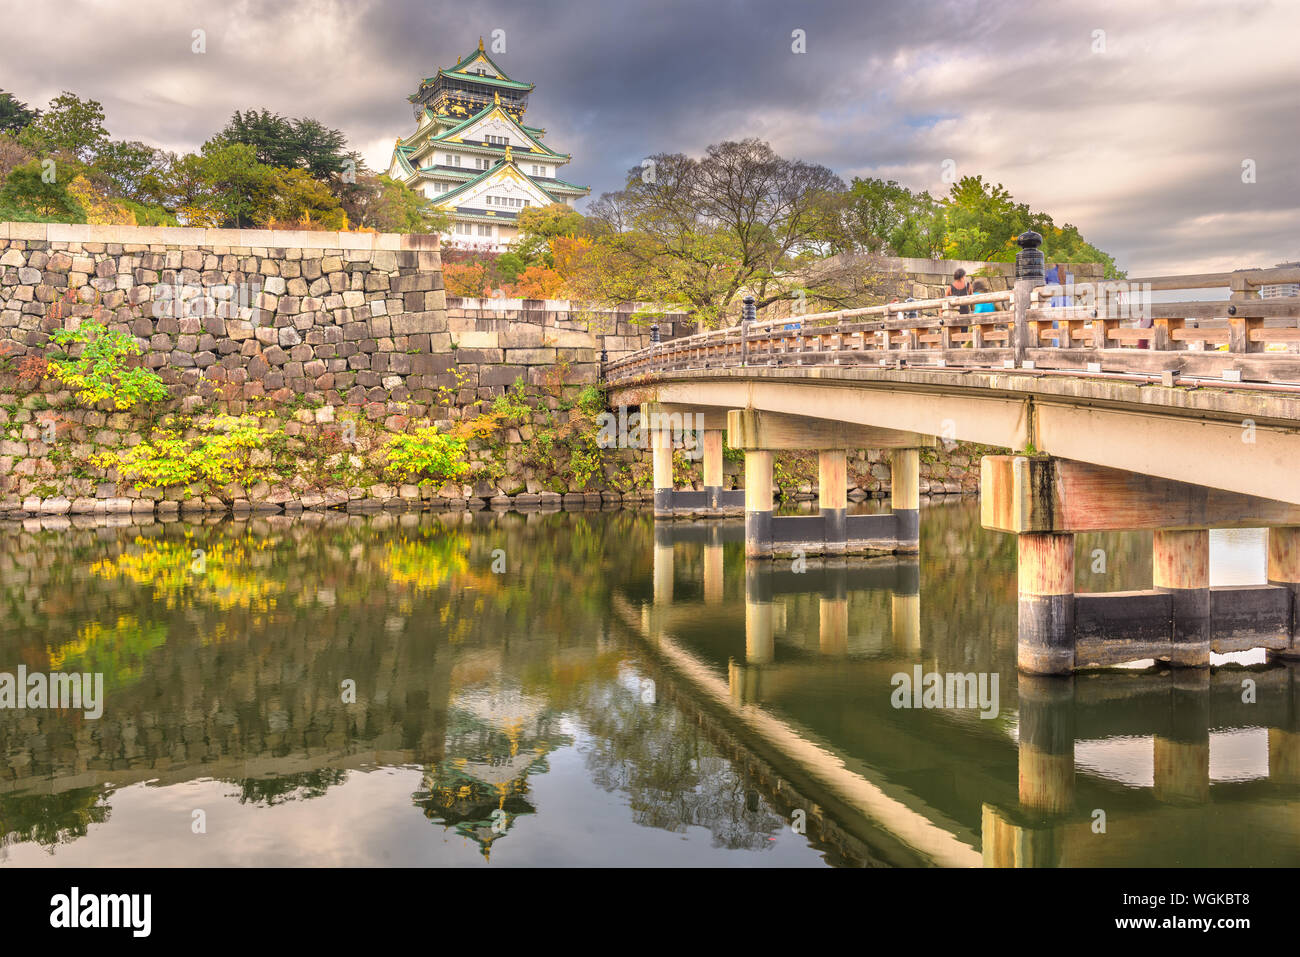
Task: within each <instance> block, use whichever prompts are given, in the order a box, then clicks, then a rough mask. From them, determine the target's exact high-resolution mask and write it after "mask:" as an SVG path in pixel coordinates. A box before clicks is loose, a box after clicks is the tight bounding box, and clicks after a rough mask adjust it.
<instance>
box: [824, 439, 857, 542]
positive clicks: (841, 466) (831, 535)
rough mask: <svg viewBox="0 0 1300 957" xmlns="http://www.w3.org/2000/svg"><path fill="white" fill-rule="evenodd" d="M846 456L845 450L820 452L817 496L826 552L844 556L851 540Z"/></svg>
mask: <svg viewBox="0 0 1300 957" xmlns="http://www.w3.org/2000/svg"><path fill="white" fill-rule="evenodd" d="M846 460H847V455H846V453H845V451H844V450H843V449H830V450H827V451H822V452H818V453H817V499H818V503H817V504H818V508H819V509H820V511H821V516H822V520H823V521H824V522H825V523H826V531H825V535H826V543H825V545H824V546H823V547H824V549H825V553H826V554H827V555H843V554H844V551H845V548H846V545H847V542H848V505H849V499H848V495H849V488H848V485H849V482H848V466H847V462H846Z"/></svg>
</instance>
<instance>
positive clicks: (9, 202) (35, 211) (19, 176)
mask: <svg viewBox="0 0 1300 957" xmlns="http://www.w3.org/2000/svg"><path fill="white" fill-rule="evenodd" d="M43 173H44V167H43V166H42V164H41V161H40V160H31V161H29V162H27V163H24V164H23V165H21V166H18V167H15V168H14V169H13V170H12V171H11V172H10V173H9V176H8V177H7V178H6V179H5V183H4V186H0V219H15V220H48V221H52V222H56V223H84V222H85V221H86V213H85V210H84V209H82V207H81V204H80V203H78V202H77V200H76V199H75V198H73V197H72V196H71V195H69V193H68V189H67V186H65V185H64V184H63V183H62V182H60V181H59V180H57V179H50V181H49V182H47V181H46V179H47V177H45V176H43V175H42V174H43Z"/></svg>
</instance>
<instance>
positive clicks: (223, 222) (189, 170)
mask: <svg viewBox="0 0 1300 957" xmlns="http://www.w3.org/2000/svg"><path fill="white" fill-rule="evenodd" d="M275 177H276V170H275V169H274V168H273V167H270V166H266V165H265V164H263V163H259V162H258V161H257V157H256V155H255V153H254V151H253V148H252V147H251V146H248V145H246V144H243V143H235V144H231V145H229V146H213V145H212V144H211V143H209V144H206V145H205V146H204V148H203V151H202V152H201V153H189V154H186V155H185V156H183V157H181V158H180V159H178V160H176V161H175V162H174V163H173V164H172V166H171V169H170V170H169V171H168V177H167V186H166V189H167V192H168V194H169V196H170V199H171V208H173V209H175V210H176V212H177V214H178V215H179V216H180V218H181V219H183V220H184V221H185V223H186V225H189V226H236V227H239V226H252V225H253V224H254V222H255V221H256V219H257V218H259V217H261V218H264V217H265V215H266V213H267V209H266V204H267V198H268V194H269V193H270V191H271V190H273V189H274V187H275Z"/></svg>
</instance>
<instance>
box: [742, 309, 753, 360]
mask: <svg viewBox="0 0 1300 957" xmlns="http://www.w3.org/2000/svg"><path fill="white" fill-rule="evenodd" d="M754 316H755V309H754V297H753V296H746V297H745V301H744V306H743V307H742V308H741V310H740V364H741V365H742V366H747V365H749V324H750V323H751V322H753V321H754Z"/></svg>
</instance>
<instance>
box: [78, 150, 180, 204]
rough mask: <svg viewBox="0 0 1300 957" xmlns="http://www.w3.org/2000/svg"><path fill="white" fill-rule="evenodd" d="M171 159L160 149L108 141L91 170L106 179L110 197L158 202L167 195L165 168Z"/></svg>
mask: <svg viewBox="0 0 1300 957" xmlns="http://www.w3.org/2000/svg"><path fill="white" fill-rule="evenodd" d="M172 159H173V157H171V156H169V155H168V154H166V153H164V152H163V151H162V150H159V149H155V148H154V147H152V146H148V145H146V144H144V143H141V142H139V141H136V140H133V141H126V140H110V141H108V142H106V143H105V144H104V146H103V148H102V149H100V151H99V153H98V155H96V157H95V163H94V167H95V169H96V170H97V171H98V172H100V173H101V174H103V176H104V178H105V179H107V180H108V182H109V184H110V185H111V187H112V192H113V193H114V195H116V196H120V197H121V198H123V199H129V200H134V201H136V202H140V203H160V202H162V201H163V199H164V198H165V197H166V194H167V188H166V177H167V169H168V166H169V165H170V162H171V160H172ZM142 225H157V224H154V223H148V224H142Z"/></svg>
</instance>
